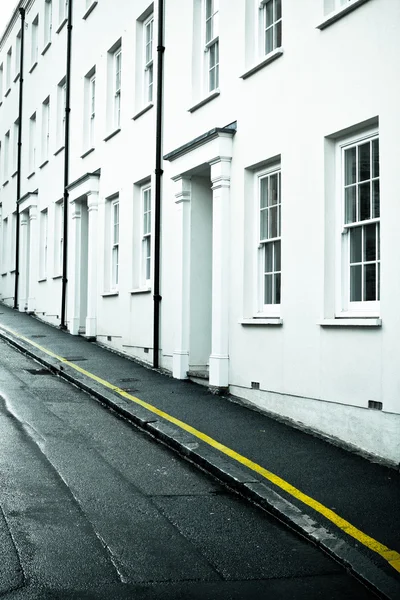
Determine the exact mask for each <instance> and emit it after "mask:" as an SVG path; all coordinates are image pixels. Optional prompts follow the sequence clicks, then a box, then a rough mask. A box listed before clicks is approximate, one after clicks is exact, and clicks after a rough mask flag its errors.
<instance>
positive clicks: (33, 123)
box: [28, 111, 37, 174]
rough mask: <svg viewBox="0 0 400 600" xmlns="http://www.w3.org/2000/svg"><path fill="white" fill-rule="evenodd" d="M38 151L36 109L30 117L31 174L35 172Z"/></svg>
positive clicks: (29, 157)
mask: <svg viewBox="0 0 400 600" xmlns="http://www.w3.org/2000/svg"><path fill="white" fill-rule="evenodd" d="M36 153H37V115H36V111H35V112H34V113H33V114H32V115H31V117H29V155H28V171H29V174H32V173H34V172H35V169H36V159H37V156H36Z"/></svg>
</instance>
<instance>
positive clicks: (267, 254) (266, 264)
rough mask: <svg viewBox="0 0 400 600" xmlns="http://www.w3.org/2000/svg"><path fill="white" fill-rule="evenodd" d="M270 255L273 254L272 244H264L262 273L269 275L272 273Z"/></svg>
mask: <svg viewBox="0 0 400 600" xmlns="http://www.w3.org/2000/svg"><path fill="white" fill-rule="evenodd" d="M272 254H273V244H265V262H264V273H271V272H272V271H273V268H272Z"/></svg>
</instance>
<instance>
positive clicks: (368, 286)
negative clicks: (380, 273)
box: [364, 263, 376, 301]
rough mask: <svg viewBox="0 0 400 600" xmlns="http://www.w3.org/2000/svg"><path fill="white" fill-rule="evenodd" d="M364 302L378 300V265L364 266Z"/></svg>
mask: <svg viewBox="0 0 400 600" xmlns="http://www.w3.org/2000/svg"><path fill="white" fill-rule="evenodd" d="M364 300H365V301H368V300H372V301H373V300H376V264H375V263H373V264H372V265H364Z"/></svg>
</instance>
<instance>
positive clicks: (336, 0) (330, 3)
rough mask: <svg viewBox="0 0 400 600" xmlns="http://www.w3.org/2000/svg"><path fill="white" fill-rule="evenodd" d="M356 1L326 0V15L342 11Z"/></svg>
mask: <svg viewBox="0 0 400 600" xmlns="http://www.w3.org/2000/svg"><path fill="white" fill-rule="evenodd" d="M351 2H354V0H324V13H325V14H329V13H332V12H336V11H340V10H342V9H343V8H344V7H345V6H347V5H348V4H349V3H351Z"/></svg>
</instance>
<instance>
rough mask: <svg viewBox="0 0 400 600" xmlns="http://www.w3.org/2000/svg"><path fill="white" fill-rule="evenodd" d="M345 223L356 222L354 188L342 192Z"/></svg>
mask: <svg viewBox="0 0 400 600" xmlns="http://www.w3.org/2000/svg"><path fill="white" fill-rule="evenodd" d="M344 205H345V219H344V222H345V223H355V221H356V186H355V185H353V186H352V187H349V188H346V189H345V191H344Z"/></svg>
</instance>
